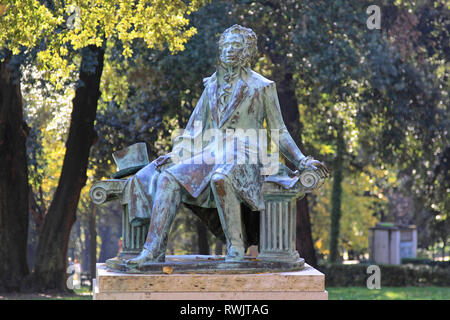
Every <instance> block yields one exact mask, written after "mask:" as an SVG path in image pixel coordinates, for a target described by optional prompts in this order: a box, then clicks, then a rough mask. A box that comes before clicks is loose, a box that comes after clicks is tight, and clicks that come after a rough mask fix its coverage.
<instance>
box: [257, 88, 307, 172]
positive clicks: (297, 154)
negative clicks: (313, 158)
mask: <svg viewBox="0 0 450 320" xmlns="http://www.w3.org/2000/svg"><path fill="white" fill-rule="evenodd" d="M262 90H263V99H264V108H265V116H266V121H267V126H268V129H269V130H279V139H280V140H279V150H280V151H281V153H282V154H283V155H284V156H285V157H286V158H287V159H288V160H289V161H291V162H292V163H293V164H294V165H295V166H296V167H297V168H300V167H301V162H302V160H304V159H305V158H306V157H305V156H304V155H303V153H302V152H301V151H300V149H299V148H298V146H297V144H296V143H295V142H294V139H292V137H291V135H290V134H289V131H288V130H287V128H286V125H285V124H284V121H283V116H282V115H281V110H280V102H279V101H278V94H277V89H276V85H275V82H272V83H271V84H269V85H267V86H265V87H264V88H263V89H262Z"/></svg>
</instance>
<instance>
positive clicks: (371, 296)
mask: <svg viewBox="0 0 450 320" xmlns="http://www.w3.org/2000/svg"><path fill="white" fill-rule="evenodd" d="M326 290H327V291H328V299H329V300H450V288H448V287H447V288H444V287H384V288H383V287H382V288H381V289H380V290H376V289H374V290H369V289H367V288H364V287H327V288H326ZM3 299H12V300H92V292H91V291H90V290H89V288H88V287H83V288H82V289H75V294H73V295H58V294H42V293H40V294H38V293H35V294H11V295H2V294H0V300H3Z"/></svg>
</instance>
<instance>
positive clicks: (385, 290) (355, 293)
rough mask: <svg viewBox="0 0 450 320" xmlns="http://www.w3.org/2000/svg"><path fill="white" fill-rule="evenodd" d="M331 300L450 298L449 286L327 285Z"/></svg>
mask: <svg viewBox="0 0 450 320" xmlns="http://www.w3.org/2000/svg"><path fill="white" fill-rule="evenodd" d="M326 289H327V291H328V299H329V300H450V288H449V287H381V289H380V290H376V289H374V290H369V289H367V288H364V287H345V288H344V287H327V288H326Z"/></svg>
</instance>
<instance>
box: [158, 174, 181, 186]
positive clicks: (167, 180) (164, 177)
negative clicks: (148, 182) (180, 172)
mask: <svg viewBox="0 0 450 320" xmlns="http://www.w3.org/2000/svg"><path fill="white" fill-rule="evenodd" d="M159 187H162V188H164V189H167V190H170V189H172V190H177V189H179V184H178V182H177V180H175V178H174V177H173V176H172V175H170V174H169V173H166V172H162V173H161V174H160V175H159V177H158V188H159Z"/></svg>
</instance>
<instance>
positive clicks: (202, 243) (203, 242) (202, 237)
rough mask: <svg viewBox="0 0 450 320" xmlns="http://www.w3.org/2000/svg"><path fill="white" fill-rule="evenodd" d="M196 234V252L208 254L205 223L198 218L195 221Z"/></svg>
mask: <svg viewBox="0 0 450 320" xmlns="http://www.w3.org/2000/svg"><path fill="white" fill-rule="evenodd" d="M197 235H198V253H199V254H209V243H208V230H207V229H206V226H205V224H204V223H203V222H202V221H200V220H198V221H197Z"/></svg>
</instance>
